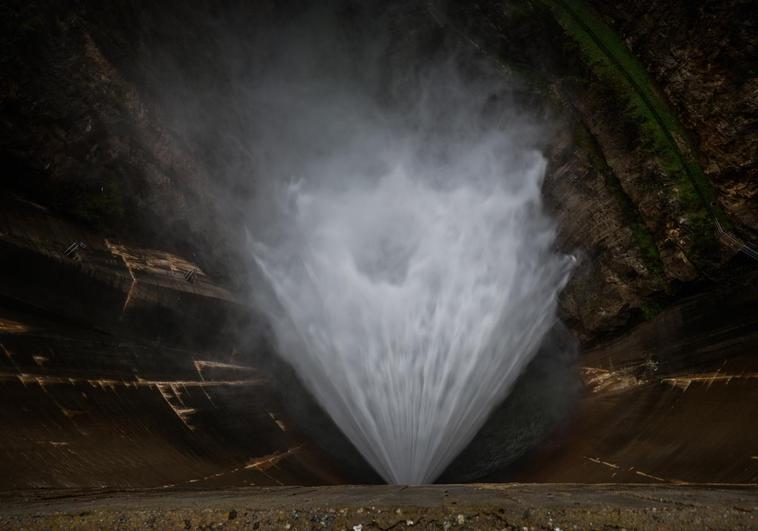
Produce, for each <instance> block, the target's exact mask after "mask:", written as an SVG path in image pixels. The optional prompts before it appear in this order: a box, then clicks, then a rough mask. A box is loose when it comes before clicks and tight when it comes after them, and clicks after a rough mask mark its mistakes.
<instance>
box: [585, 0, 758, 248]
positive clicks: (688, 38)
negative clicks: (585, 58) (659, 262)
mask: <svg viewBox="0 0 758 531" xmlns="http://www.w3.org/2000/svg"><path fill="white" fill-rule="evenodd" d="M593 5H594V6H595V7H596V9H598V11H600V12H601V13H602V14H603V16H604V17H605V18H606V20H607V21H608V22H609V24H610V25H611V27H613V28H614V29H615V30H616V31H617V32H618V33H619V34H620V35H621V36H622V37H623V39H624V41H625V43H626V44H627V45H628V46H629V48H630V50H631V51H632V52H633V53H634V54H635V55H636V56H637V58H638V59H639V60H640V62H641V63H642V64H643V65H644V66H645V68H646V69H647V71H648V72H649V73H650V74H651V75H652V76H653V78H654V79H655V81H656V82H657V83H658V85H659V86H660V88H661V89H662V90H663V92H664V93H665V95H666V96H667V98H668V100H669V101H670V102H671V105H672V106H673V107H674V109H675V110H676V112H677V115H678V116H679V118H680V119H681V120H682V122H683V123H684V125H685V127H686V128H687V131H688V132H689V134H690V135H691V136H692V138H693V139H694V142H695V145H696V146H697V150H698V154H699V159H700V164H701V165H702V166H703V169H704V171H705V173H706V175H707V176H708V178H709V179H710V180H711V182H712V183H713V185H714V186H715V187H716V189H717V190H718V192H719V201H720V202H721V205H722V206H723V208H724V209H725V210H726V211H727V212H728V213H729V215H730V218H731V219H732V221H733V222H734V223H735V224H736V225H737V227H738V229H739V230H741V231H742V232H743V233H744V234H745V236H746V237H747V238H749V239H751V240H752V241H756V231H757V230H758V217H757V216H758V191H756V190H757V187H756V186H755V181H756V178H757V177H758V174H757V173H756V171H757V170H756V165H755V154H756V152H757V151H758V135H756V132H755V131H756V126H757V125H758V124H756V116H757V115H758V76H757V75H756V66H755V61H751V59H750V58H751V57H755V55H756V39H755V36H756V35H758V23H757V22H756V19H755V16H754V15H753V11H754V9H753V8H754V6H753V5H752V4H751V3H750V2H747V1H739V0H738V1H727V2H713V3H709V4H707V5H706V4H702V5H696V4H693V3H692V2H684V1H674V2H665V3H661V2H633V3H626V2H593Z"/></svg>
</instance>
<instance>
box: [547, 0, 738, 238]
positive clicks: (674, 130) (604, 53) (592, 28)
mask: <svg viewBox="0 0 758 531" xmlns="http://www.w3.org/2000/svg"><path fill="white" fill-rule="evenodd" d="M539 1H540V2H542V4H544V5H545V6H546V7H548V8H549V9H550V11H551V12H552V14H553V16H554V17H555V19H556V21H557V22H558V23H559V24H560V25H561V27H562V28H563V29H564V31H565V32H566V33H567V35H568V36H569V37H571V38H572V39H573V40H574V41H575V42H576V43H577V45H578V46H579V49H580V51H581V53H582V54H583V55H584V57H585V61H586V63H587V64H588V65H589V67H590V68H591V69H592V71H593V72H595V74H596V75H598V77H599V78H601V79H602V80H604V81H606V82H609V83H610V85H611V86H613V87H614V88H615V89H616V90H617V91H619V93H620V94H621V95H622V97H623V98H624V99H625V101H626V104H627V109H626V110H627V112H628V113H629V114H631V115H632V117H633V118H634V119H635V121H636V122H637V123H638V125H639V127H640V132H641V134H642V137H643V139H644V141H645V142H646V143H648V145H649V148H650V149H651V150H652V151H653V153H654V156H655V157H656V159H657V160H658V162H659V166H660V168H661V170H662V171H663V172H664V173H665V174H666V175H667V176H668V177H669V178H670V179H671V181H672V182H673V183H674V185H675V193H676V199H677V200H678V202H679V204H681V206H682V208H683V209H684V211H685V212H686V215H687V218H688V219H689V222H690V223H691V226H692V228H693V231H694V232H695V233H696V237H697V238H705V239H706V240H714V239H715V231H714V225H715V220H718V221H720V222H721V223H722V225H724V226H729V224H728V220H727V219H726V217H725V215H724V214H723V212H722V211H721V210H720V209H719V208H718V207H717V206H716V203H715V201H714V193H713V189H712V187H711V184H710V182H709V181H708V179H707V178H706V176H705V174H704V173H703V170H702V168H701V167H700V165H699V164H698V162H697V159H696V156H695V150H694V149H693V148H692V146H691V145H690V143H689V142H688V140H687V134H686V132H685V131H684V128H683V127H682V126H681V125H680V123H679V122H678V120H677V119H676V116H675V115H674V114H673V113H672V112H671V110H670V109H669V107H668V105H667V104H666V102H665V101H664V100H663V98H662V97H661V96H660V95H659V94H658V93H657V91H656V90H655V88H654V86H653V83H652V81H651V80H650V78H649V77H648V74H647V72H646V71H645V69H644V68H643V67H642V66H641V65H640V64H639V62H638V61H637V59H636V58H635V57H634V55H632V53H631V52H630V51H629V49H628V48H627V47H626V45H625V44H624V43H623V41H621V39H620V38H619V37H618V35H616V33H615V32H614V31H613V30H612V29H611V28H610V27H608V26H607V25H606V24H605V23H604V22H603V21H602V20H601V18H600V16H599V15H598V14H597V13H596V12H595V11H594V9H592V8H591V7H590V6H589V5H588V4H587V3H586V2H584V1H583V0H570V1H564V0H539Z"/></svg>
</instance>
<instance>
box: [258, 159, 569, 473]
mask: <svg viewBox="0 0 758 531" xmlns="http://www.w3.org/2000/svg"><path fill="white" fill-rule="evenodd" d="M500 147H503V146H500ZM501 162H502V161H501ZM409 166H412V165H409ZM409 166H406V165H404V164H402V163H401V164H398V165H396V166H395V167H394V168H392V169H391V170H390V171H389V172H387V173H386V174H385V175H381V176H380V177H379V178H377V179H374V180H373V181H369V182H367V181H365V180H362V179H360V178H357V176H356V178H346V179H344V180H342V181H341V183H342V184H341V186H340V187H334V186H331V187H330V186H313V187H308V186H307V185H305V184H300V185H291V186H290V187H289V189H288V192H287V194H288V211H287V212H288V220H289V230H288V231H287V235H286V236H284V237H282V238H281V239H280V240H279V241H277V243H275V244H269V245H263V244H260V243H259V244H256V245H255V257H256V260H257V262H258V264H259V266H260V267H261V269H262V270H263V271H264V273H265V275H266V277H267V278H268V280H269V281H270V283H271V285H272V286H273V289H274V292H275V293H276V296H277V298H278V300H279V303H280V304H281V306H282V308H283V310H284V313H283V317H282V318H281V319H279V320H275V322H274V326H275V330H276V332H277V336H278V338H279V342H280V348H281V349H282V351H283V353H284V354H285V356H287V358H288V359H289V360H290V361H291V363H292V364H293V365H294V367H295V368H296V370H297V371H298V373H299V374H300V376H301V377H302V378H303V380H304V381H305V382H306V385H308V387H309V388H310V390H311V391H312V392H313V393H314V395H315V396H316V398H317V399H318V400H319V402H320V403H321V404H322V405H323V407H324V408H325V409H326V411H327V412H329V414H330V415H331V416H332V418H333V419H334V420H335V422H336V423H337V425H338V426H339V427H340V428H341V429H342V430H343V431H344V433H345V434H346V435H347V436H348V437H349V438H350V440H351V441H352V442H353V443H354V444H355V446H356V447H357V448H358V449H359V451H360V452H361V453H362V454H363V456H364V457H365V458H366V459H367V460H368V461H369V463H370V464H371V465H372V466H373V467H374V468H375V469H376V470H377V471H378V472H379V473H380V474H381V476H382V477H383V478H384V479H385V480H386V481H388V482H391V483H404V484H417V483H427V482H431V481H433V480H434V479H435V478H436V477H437V476H438V475H439V474H440V473H441V472H442V471H443V470H444V468H445V467H446V465H448V464H449V463H450V461H451V460H452V459H453V458H454V457H455V456H456V455H457V454H458V453H459V452H460V451H461V450H462V449H463V447H464V446H465V445H466V444H467V443H468V442H469V441H470V440H471V438H472V437H473V436H474V435H475V433H476V431H477V430H478V429H479V428H480V427H481V425H482V424H483V422H484V421H485V420H486V418H487V415H488V414H489V413H490V411H491V410H492V408H493V407H494V406H496V405H497V404H498V403H499V402H500V401H501V400H502V399H503V398H504V396H505V395H506V393H507V392H508V390H509V388H510V387H511V385H512V384H513V382H514V380H515V379H516V378H517V377H518V375H519V374H520V372H521V371H522V370H523V369H524V367H525V365H526V364H528V363H529V361H530V360H531V359H532V357H533V355H534V354H535V351H536V349H537V348H538V346H539V343H540V340H541V338H542V337H543V335H544V334H545V333H546V332H547V330H548V329H549V328H550V327H551V326H552V325H553V324H554V319H555V306H556V297H557V293H558V292H559V290H560V288H561V287H562V286H563V284H564V282H565V279H566V276H567V267H566V263H567V260H566V259H565V258H562V257H559V256H557V255H556V254H555V253H554V252H553V251H552V250H551V246H552V244H553V238H554V232H553V228H552V225H551V224H550V223H549V222H548V221H547V220H546V218H545V217H544V215H543V214H542V212H541V199H540V185H541V182H542V176H543V172H544V169H545V164H544V160H543V158H542V156H541V155H539V154H538V153H536V152H529V153H526V154H524V155H523V156H522V157H521V160H520V162H519V164H515V165H514V166H515V167H504V166H499V169H500V170H501V171H502V173H501V174H500V177H499V178H497V179H496V178H492V177H491V176H490V177H489V178H488V177H487V176H485V177H484V178H482V175H481V174H479V175H466V174H460V175H458V176H455V177H453V178H445V179H441V180H440V179H433V178H428V176H427V177H426V178H425V177H423V176H421V177H419V176H417V174H416V173H415V172H414V171H413V170H412V168H410V167H409ZM477 170H481V167H479V168H476V167H475V168H472V171H477ZM351 182H352V183H354V184H350V183H351Z"/></svg>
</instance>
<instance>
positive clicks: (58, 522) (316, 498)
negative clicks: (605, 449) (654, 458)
mask: <svg viewBox="0 0 758 531" xmlns="http://www.w3.org/2000/svg"><path fill="white" fill-rule="evenodd" d="M757 516H758V488H756V487H749V486H718V487H716V486H688V487H672V486H651V485H595V486H580V485H549V484H548V485H525V484H501V485H493V484H482V485H470V486H460V485H437V486H422V487H398V486H338V487H317V488H307V487H280V488H245V489H235V490H216V491H211V492H209V491H201V492H197V491H195V492H192V491H183V492H177V491H170V492H165V491H164V492H160V493H158V492H155V491H153V492H145V491H140V492H122V493H115V494H114V493H107V492H98V493H86V492H75V491H73V492H72V491H52V492H46V493H40V492H33V493H28V494H18V495H16V496H14V497H13V498H6V499H5V500H3V504H2V508H1V509H0V528H8V529H10V528H21V527H23V528H25V529H46V528H56V529H70V528H82V529H220V528H225V529H226V528H229V529H241V528H244V529H291V530H296V529H335V530H336V529H340V530H341V529H347V530H351V529H352V530H353V531H364V530H369V529H384V530H387V529H444V530H448V529H488V530H489V529H518V530H523V529H527V530H533V529H550V530H558V529H561V530H569V529H629V530H632V529H754V528H755V527H756V525H758V518H757Z"/></svg>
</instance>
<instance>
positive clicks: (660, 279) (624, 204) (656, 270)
mask: <svg viewBox="0 0 758 531" xmlns="http://www.w3.org/2000/svg"><path fill="white" fill-rule="evenodd" d="M574 138H575V139H576V142H577V144H578V145H579V147H581V148H582V149H583V150H584V152H585V153H587V154H588V155H589V157H590V159H591V161H592V166H593V167H594V168H595V169H596V170H597V171H598V172H600V173H601V175H603V177H604V178H605V184H606V186H607V187H608V188H609V189H610V190H611V192H612V193H613V196H614V198H615V199H616V201H617V203H618V204H619V205H620V206H621V209H622V213H623V216H624V221H625V222H626V224H627V226H628V227H629V228H630V229H631V231H632V234H633V235H634V239H635V242H636V243H637V246H638V247H639V249H640V250H641V251H642V252H641V255H642V259H643V260H644V262H645V266H646V267H647V269H648V270H649V271H650V272H651V274H652V275H653V278H654V281H655V283H656V284H657V286H656V287H657V288H658V289H666V287H667V283H666V280H665V277H664V271H663V264H662V262H661V255H660V252H659V251H658V247H657V246H656V244H655V239H654V238H653V235H652V234H651V233H650V231H649V230H648V229H647V227H646V226H645V224H644V223H643V221H642V217H641V216H640V213H639V211H638V210H637V208H636V207H635V205H634V202H633V201H632V200H631V199H630V198H629V196H628V195H627V194H626V192H625V191H624V188H623V187H622V186H621V183H620V182H619V179H618V177H617V176H616V174H615V173H613V170H611V168H609V167H608V163H607V162H606V160H605V157H604V156H603V152H602V150H601V149H600V146H599V145H598V143H597V140H596V139H595V137H593V136H592V133H590V131H589V130H588V129H587V127H586V126H585V125H584V124H582V123H580V124H577V126H576V129H575V131H574Z"/></svg>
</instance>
